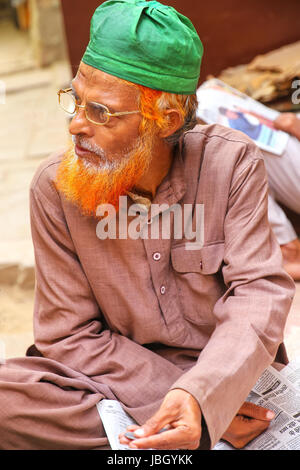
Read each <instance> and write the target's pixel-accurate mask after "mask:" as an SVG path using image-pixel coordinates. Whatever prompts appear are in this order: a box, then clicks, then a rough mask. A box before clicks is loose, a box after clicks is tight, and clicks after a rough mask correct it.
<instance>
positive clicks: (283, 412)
mask: <svg viewBox="0 0 300 470" xmlns="http://www.w3.org/2000/svg"><path fill="white" fill-rule="evenodd" d="M247 401H250V402H252V403H255V404H256V405H259V406H263V407H264V408H268V409H270V410H273V411H274V412H275V414H276V416H275V418H274V419H273V421H272V422H271V424H270V426H269V427H268V429H267V430H266V431H264V432H263V433H262V434H261V435H260V436H258V437H256V438H255V439H254V440H253V441H251V442H249V444H247V445H246V446H245V447H243V449H241V450H297V449H300V358H297V359H295V360H294V361H292V362H290V363H289V364H288V365H287V366H286V367H285V368H284V369H282V370H281V371H280V372H278V371H277V370H276V369H274V368H273V367H272V366H270V367H268V368H267V369H266V370H265V371H264V373H263V374H262V375H261V377H260V378H259V379H258V381H257V383H256V384H255V386H254V387H253V389H252V390H251V392H250V394H249V396H248V398H247ZM213 450H236V449H235V448H234V447H232V446H231V445H230V444H228V443H227V442H225V441H219V442H218V443H217V444H216V446H215V447H214V448H213Z"/></svg>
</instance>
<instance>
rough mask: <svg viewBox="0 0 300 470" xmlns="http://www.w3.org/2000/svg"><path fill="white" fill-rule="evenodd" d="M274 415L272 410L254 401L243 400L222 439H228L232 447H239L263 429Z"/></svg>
mask: <svg viewBox="0 0 300 470" xmlns="http://www.w3.org/2000/svg"><path fill="white" fill-rule="evenodd" d="M274 417H275V413H274V412H273V411H271V410H267V409H266V408H262V407H261V406H257V405H255V404H254V403H250V402H245V403H244V404H243V405H242V406H241V408H240V409H239V411H238V413H237V415H236V416H235V417H234V418H233V421H232V423H231V424H230V426H229V428H228V429H227V431H226V432H225V433H224V434H223V436H222V439H224V440H225V441H228V442H229V443H230V444H231V445H233V447H236V448H237V449H241V448H242V447H244V446H245V445H246V444H248V442H250V441H252V439H254V438H255V437H257V436H259V434H261V433H262V432H263V431H265V430H266V429H267V428H268V427H269V425H270V422H271V421H272V419H273V418H274Z"/></svg>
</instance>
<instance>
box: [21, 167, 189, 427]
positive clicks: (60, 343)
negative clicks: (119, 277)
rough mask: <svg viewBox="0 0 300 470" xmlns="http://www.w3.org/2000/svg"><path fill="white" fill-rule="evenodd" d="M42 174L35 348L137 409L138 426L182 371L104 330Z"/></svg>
mask: <svg viewBox="0 0 300 470" xmlns="http://www.w3.org/2000/svg"><path fill="white" fill-rule="evenodd" d="M46 174H47V169H44V170H43V171H40V172H39V173H38V175H36V177H35V178H34V180H33V182H32V185H31V190H30V212H31V228H32V239H33V244H34V252H35V262H36V293H35V307H34V338H35V344H36V347H37V348H38V350H39V351H40V352H41V353H42V355H43V356H44V357H46V358H49V359H52V360H55V361H58V362H60V363H62V364H65V365H67V366H69V367H70V368H72V369H73V370H75V371H78V372H80V373H82V374H84V375H86V376H87V377H89V378H91V379H92V380H93V381H94V383H96V384H97V383H99V386H100V384H105V385H106V386H108V387H109V389H110V390H111V392H112V394H113V396H114V397H116V398H117V399H118V400H120V401H121V402H122V403H123V404H124V405H125V406H126V407H129V408H134V409H137V410H138V409H140V411H141V413H139V412H138V411H137V412H136V414H135V418H136V420H138V421H141V423H142V422H143V421H144V420H145V419H147V418H149V417H150V416H151V415H152V413H153V412H154V411H155V410H156V409H157V408H158V406H159V404H160V401H161V400H162V399H163V397H164V395H165V393H166V392H167V390H168V388H169V387H170V386H171V384H172V383H173V382H174V381H175V380H177V378H178V377H179V376H180V375H181V374H182V371H181V370H180V369H179V368H178V367H177V366H175V365H174V364H172V363H170V362H169V361H167V360H166V359H164V358H162V357H160V356H159V355H157V354H155V353H154V352H152V351H150V350H148V349H146V348H144V347H143V346H141V345H139V344H137V343H135V342H134V341H132V340H130V339H128V338H126V337H124V336H122V335H119V334H117V333H114V332H111V331H110V330H109V329H108V328H107V327H106V326H105V323H104V321H103V318H102V315H101V311H100V309H99V306H98V304H97V302H96V300H95V298H94V295H93V292H92V290H91V288H90V285H89V282H88V279H87V277H86V275H85V273H84V271H83V269H82V266H81V264H80V261H79V259H78V257H77V254H76V251H75V249H74V245H73V242H72V238H71V235H70V233H69V230H68V226H67V223H66V220H65V217H64V213H63V210H62V205H61V202H60V197H59V195H58V193H57V191H56V189H55V187H54V186H53V184H51V182H49V181H48V179H47V177H46ZM108 295H109V293H108ZM158 377H161V378H162V380H161V381H160V384H161V386H159V387H158V386H157V378H158Z"/></svg>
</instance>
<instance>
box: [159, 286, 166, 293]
mask: <svg viewBox="0 0 300 470" xmlns="http://www.w3.org/2000/svg"><path fill="white" fill-rule="evenodd" d="M165 292H166V287H165V286H161V288H160V293H161V295H164V293H165Z"/></svg>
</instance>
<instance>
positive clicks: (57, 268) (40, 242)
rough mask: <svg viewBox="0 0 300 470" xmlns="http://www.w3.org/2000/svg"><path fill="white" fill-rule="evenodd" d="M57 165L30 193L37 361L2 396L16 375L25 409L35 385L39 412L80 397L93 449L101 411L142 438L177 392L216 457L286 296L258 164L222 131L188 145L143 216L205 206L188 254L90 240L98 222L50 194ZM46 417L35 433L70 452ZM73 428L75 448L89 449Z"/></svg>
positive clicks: (289, 294) (204, 129) (259, 367)
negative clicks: (135, 426)
mask: <svg viewBox="0 0 300 470" xmlns="http://www.w3.org/2000/svg"><path fill="white" fill-rule="evenodd" d="M60 159H61V156H60V155H54V156H51V157H50V158H49V159H47V160H46V161H45V162H44V163H43V164H42V165H41V166H40V168H39V169H38V171H37V173H36V175H35V177H34V180H33V182H32V186H31V221H32V236H33V243H34V249H35V256H36V277H37V285H36V302H35V312H34V334H35V344H36V346H37V348H38V350H39V351H40V352H41V353H42V355H43V356H44V357H43V358H30V357H28V358H24V359H18V360H15V361H8V364H7V366H6V367H4V366H3V368H2V375H1V373H0V379H1V380H3V387H5V380H8V379H7V374H12V373H13V374H14V380H13V382H15V381H16V382H18V376H19V375H18V374H21V375H22V374H23V375H22V379H21V381H24V382H27V387H28V392H27V396H30V393H31V389H30V386H31V384H30V381H35V382H37V383H39V384H40V385H42V384H41V382H43V385H44V386H45V385H46V386H47V387H48V390H47V393H46V392H45V397H43V395H41V396H40V398H39V399H38V403H37V406H36V410H38V409H39V406H40V407H43V409H44V410H45V409H47V400H49V396H51V388H50V387H51V386H52V388H53V385H51V383H55V384H56V387H55V389H56V390H59V392H57V393H62V390H63V393H64V397H65V394H66V393H67V396H68V394H69V396H71V395H72V394H74V393H75V391H74V390H75V389H78V390H79V391H77V392H76V393H79V398H77V399H75V401H76V400H77V402H76V403H77V407H78V409H79V410H81V411H82V417H81V420H82V422H83V423H84V424H83V428H85V429H86V428H87V427H88V425H87V423H88V422H89V421H88V420H89V418H88V417H87V413H90V414H91V413H92V414H93V418H92V419H91V421H90V423H93V424H91V426H94V428H93V430H92V429H91V431H90V433H91V440H90V448H93V447H94V448H95V447H99V446H101V445H104V444H105V443H106V440H105V438H104V437H103V436H104V434H103V430H102V428H101V423H100V420H99V439H98V440H97V432H98V431H97V430H96V426H97V424H96V419H99V418H96V413H97V412H96V408H95V406H94V405H95V403H96V402H97V400H100V399H101V397H107V398H116V399H118V400H120V401H121V402H122V404H123V405H124V408H125V409H126V411H128V413H129V414H130V415H132V416H133V417H134V418H135V419H136V421H137V422H138V423H140V424H142V423H143V422H144V421H145V420H146V419H147V418H149V417H150V416H151V415H152V414H153V413H154V412H155V411H156V410H157V408H158V406H159V404H160V403H161V400H162V399H163V397H164V396H165V394H166V392H167V391H168V390H169V389H171V388H182V389H184V390H187V391H188V392H190V393H192V395H193V396H194V397H195V398H196V399H197V400H198V402H199V404H200V407H201V410H202V413H203V415H204V418H205V421H206V424H207V427H208V431H209V435H210V439H211V444H212V446H214V444H215V443H216V442H217V441H218V440H219V438H220V437H221V435H222V434H223V433H224V431H225V430H226V429H227V427H228V425H229V424H230V422H231V420H232V419H233V417H234V415H235V413H236V411H237V410H238V408H239V407H240V405H241V403H242V402H243V401H244V399H245V398H246V397H247V395H248V393H249V391H250V389H251V388H252V386H253V385H254V383H255V382H256V380H257V378H258V377H259V375H260V374H261V373H262V372H263V370H264V369H265V368H266V367H267V366H268V365H269V364H270V363H271V362H272V361H273V359H274V357H275V355H276V351H277V349H278V346H279V344H280V343H281V342H282V339H283V330H284V325H285V321H286V317H287V314H288V312H289V309H290V306H291V302H292V298H293V294H294V284H293V281H292V280H291V278H290V277H289V276H288V275H287V274H286V273H285V271H284V270H283V269H282V266H281V262H282V261H281V251H280V248H279V246H278V244H277V242H276V240H275V237H274V235H273V233H272V232H271V230H270V227H269V223H268V216H267V191H268V188H267V180H266V174H265V169H264V163H263V159H262V157H261V155H260V153H259V150H258V149H257V147H256V146H255V145H254V144H253V143H252V142H251V141H250V140H249V139H248V138H247V137H246V136H245V135H244V134H242V133H240V132H236V131H231V130H229V129H226V128H223V127H221V126H216V125H213V126H197V127H196V128H195V129H194V130H193V131H190V132H188V133H187V134H186V135H185V139H184V141H183V142H182V143H181V145H180V146H179V147H178V149H177V151H176V155H175V157H174V161H173V165H172V168H171V170H170V172H169V174H168V175H167V176H166V177H165V179H164V180H163V182H162V183H161V185H160V186H159V188H158V190H157V194H156V196H155V199H154V200H153V204H154V203H156V204H167V205H168V206H172V205H173V204H176V203H177V204H180V205H181V206H182V205H183V204H195V203H199V204H200V203H201V204H204V246H203V248H201V249H198V250H193V251H189V250H186V249H185V241H186V240H184V239H181V240H178V239H176V240H175V239H173V238H171V239H162V238H160V239H154V240H153V239H152V240H151V239H137V240H132V239H126V240H118V239H117V240H111V239H106V240H100V239H99V238H98V237H97V234H96V229H97V223H98V221H97V220H96V219H94V218H91V217H86V216H83V215H81V214H80V212H79V210H78V209H77V208H76V207H75V206H74V205H72V204H71V203H69V202H68V201H66V200H65V199H64V198H63V197H61V195H60V194H59V193H58V192H57V191H56V189H55V187H54V185H53V180H54V178H55V174H56V171H57V168H58V165H59V162H60ZM130 204H131V202H130V198H129V197H128V205H130ZM163 210H164V209H163V207H162V208H161V210H160V211H159V212H162V211H163ZM151 215H152V216H153V214H151V212H149V222H151ZM159 217H161V214H160V215H159ZM171 220H172V218H171ZM148 227H149V228H148V229H149V230H150V227H151V224H150V223H149V224H148ZM171 233H172V229H171ZM14 367H18V368H19V369H18V372H17V373H14V372H12V369H13V368H14ZM29 370H32V372H31V373H30V372H29ZM33 370H35V372H33ZM9 371H10V372H9ZM0 372H1V369H0ZM46 372H47V373H46ZM26 374H27V375H26ZM49 374H50V375H49ZM45 376H46V379H45V378H42V379H41V378H40V377H45ZM3 377H4V379H3ZM24 377H25V378H24ZM66 378H69V380H71V382H70V384H69V387H70V388H69V391H68V392H66V388H65V387H67V385H66V382H67V379H66ZM74 380H75V382H76V380H77V382H76V384H75V385H74V384H73V382H74ZM45 381H46V384H45ZM84 384H85V385H84ZM72 387H73V388H72ZM80 390H81V392H80ZM82 390H84V392H85V393H84V394H83V395H80V394H81V393H83V392H82ZM0 391H1V387H0ZM48 394H49V396H48ZM80 397H81V398H80ZM83 397H84V400H86V403H87V404H88V405H86V407H85V408H84V410H83V407H82V402H83ZM73 399H74V398H72V400H73ZM64 400H65V398H64ZM52 401H53V397H52ZM74 406H75V405H74ZM52 408H53V406H52V405H51V406H49V410H47V414H49V415H50V417H51V416H52V418H51V419H52V424H51V425H50V424H49V426H48V429H47V424H45V423H47V421H46V422H45V423H43V429H47V432H48V435H49V436H50V437H49V441H51V442H52V444H49V447H50V448H51V446H52V448H53V442H56V447H59V448H72V445H73V444H72V443H71V441H72V439H71V437H68V438H67V437H66V438H65V440H64V437H63V435H66V436H68V432H69V433H71V434H70V436H71V435H72V432H71V431H70V430H69V429H68V430H67V431H66V429H65V428H64V433H59V432H58V431H56V430H55V429H56V428H55V424H53V422H54V421H55V419H58V418H57V415H56V414H55V412H57V410H53V409H52ZM91 409H93V411H91ZM64 410H66V411H65V412H66V413H67V414H68V417H69V418H68V420H69V421H70V420H72V412H70V407H64V406H60V413H61V415H60V416H61V418H60V419H61V422H62V423H65V422H66V420H65V419H64ZM67 410H68V411H67ZM37 412H38V411H37ZM45 413H46V412H45ZM51 413H53V414H51ZM0 418H1V415H0ZM0 421H1V419H0ZM52 426H53V427H52ZM63 426H65V424H64V425H62V427H63ZM68 426H70V429H71V428H72V424H71V423H70V424H69V425H68ZM76 426H77V425H74V429H75V428H76V439H77V440H76V443H75V444H74V448H89V443H88V438H87V437H86V433H85V434H84V431H82V435H80V426H78V429H77V427H76ZM66 427H67V425H66ZM20 429H21V428H20V426H19V427H18V431H19V432H20ZM39 429H41V428H39ZM56 432H57V434H59V435H57V436H56V437H55V433H56ZM74 432H75V431H74ZM101 433H102V434H101ZM36 434H37V435H38V434H41V430H40V431H39V433H38V432H36ZM53 434H54V435H53ZM1 435H2V436H3V435H5V429H4V430H3V428H2V426H1ZM35 439H36V441H34V440H31V441H30V438H29V437H28V438H27V440H26V439H25V440H24V439H23V440H22V439H21V440H20V442H21V444H20V445H21V446H23V448H24V447H26V446H27V447H28V448H32V447H34V446H37V448H39V447H40V448H46V447H47V444H46V443H45V442H46V437H45V439H44V440H41V441H38V437H37V436H36V437H35ZM25 441H26V442H25ZM4 442H5V441H4ZM7 442H10V441H7ZM34 442H35V444H34ZM2 445H4V446H5V444H2ZM7 445H8V444H7ZM4 448H5V447H4Z"/></svg>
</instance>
